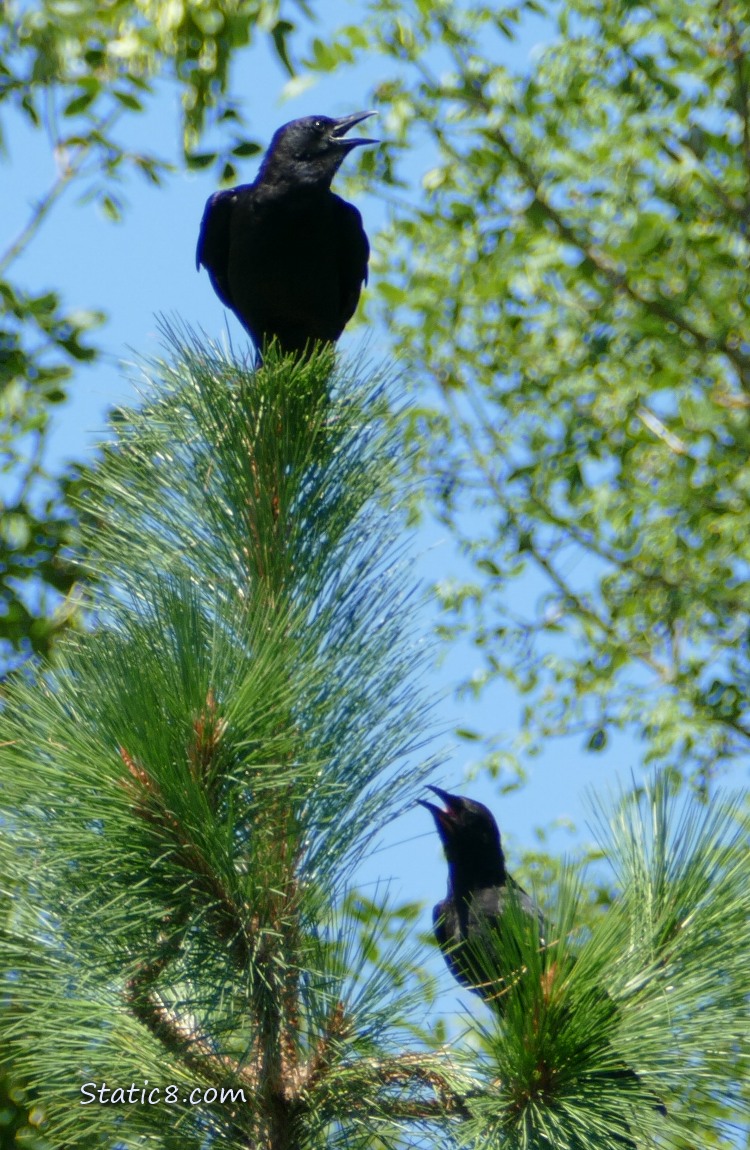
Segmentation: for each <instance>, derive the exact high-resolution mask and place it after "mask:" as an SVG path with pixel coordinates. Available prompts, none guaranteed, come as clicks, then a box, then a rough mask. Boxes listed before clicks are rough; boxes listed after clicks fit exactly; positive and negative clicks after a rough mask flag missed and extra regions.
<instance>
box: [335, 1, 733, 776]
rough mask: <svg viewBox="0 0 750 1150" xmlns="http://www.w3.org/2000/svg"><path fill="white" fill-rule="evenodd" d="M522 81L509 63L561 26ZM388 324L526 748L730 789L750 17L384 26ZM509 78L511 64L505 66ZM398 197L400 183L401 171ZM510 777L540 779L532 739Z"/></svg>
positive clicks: (422, 13) (716, 8) (475, 9)
mask: <svg viewBox="0 0 750 1150" xmlns="http://www.w3.org/2000/svg"><path fill="white" fill-rule="evenodd" d="M539 11H542V12H546V13H547V14H548V17H549V20H550V22H552V21H554V22H555V23H556V29H554V30H553V28H551V27H550V25H547V26H546V27H545V26H542V25H540V24H537V25H535V28H538V29H539V32H540V33H541V34H542V37H543V40H544V46H543V47H541V48H539V49H537V50H536V51H535V53H534V55H533V57H532V59H531V60H530V61H528V62H527V61H526V60H525V58H524V56H523V55H521V54H520V51H519V59H518V66H517V68H516V69H512V68H509V67H507V66H506V65H504V64H502V63H500V62H499V49H500V45H501V44H502V43H503V42H504V41H505V40H506V37H507V35H508V34H510V33H512V32H513V30H514V29H516V28H518V27H523V26H524V24H525V23H526V22H527V21H528V19H529V18H530V17H532V16H533V14H534V13H536V12H539ZM369 12H370V19H369V23H367V24H366V25H365V26H364V40H365V41H366V47H364V46H362V47H360V45H361V43H362V40H363V25H362V24H359V25H358V26H357V28H355V29H352V30H347V29H344V30H343V31H342V33H341V36H340V46H339V55H338V57H337V56H336V48H335V47H334V48H332V49H331V53H332V59H331V60H329V61H328V64H327V66H329V67H330V66H333V64H334V63H335V61H336V59H338V61H339V63H345V62H346V61H347V59H348V58H349V57H350V56H351V55H352V51H354V56H355V59H359V58H361V57H363V56H364V55H366V54H370V53H371V52H372V50H373V45H375V46H377V49H378V50H379V51H380V52H381V53H383V54H384V55H385V57H386V58H387V61H386V62H385V63H384V69H387V70H388V72H389V73H390V78H389V79H388V80H385V79H384V80H383V82H382V84H381V85H380V86H379V88H378V89H377V96H378V99H379V101H380V102H381V103H382V104H384V105H385V108H386V118H385V122H386V126H387V133H386V134H387V136H388V138H389V140H390V141H391V142H390V144H389V145H388V146H387V154H386V159H385V161H384V166H383V168H382V173H383V174H384V175H385V176H387V177H388V179H389V180H392V179H393V178H399V177H401V178H408V177H409V175H410V173H413V172H414V164H415V157H417V156H424V157H426V159H425V161H424V162H423V164H422V167H421V184H422V190H421V194H420V192H419V190H418V189H414V192H413V197H412V199H411V203H410V198H409V196H407V195H401V196H400V198H399V201H398V205H397V210H396V211H395V212H394V217H393V222H392V224H391V226H390V227H389V228H388V229H387V230H386V232H385V234H384V235H383V236H382V237H381V241H380V243H379V245H378V252H379V256H378V261H377V272H378V276H377V279H376V283H377V291H378V294H379V296H380V300H381V306H380V309H379V312H380V315H381V316H382V318H383V319H384V320H385V321H386V322H387V324H388V326H389V328H390V330H391V332H392V334H393V336H394V339H395V343H396V346H397V348H398V352H399V354H400V355H401V356H402V357H403V358H404V359H405V361H406V362H407V363H409V364H410V365H411V367H412V368H413V378H414V379H416V380H418V381H419V385H420V389H421V390H420V404H421V407H420V408H418V409H417V410H416V411H415V414H414V417H413V427H412V440H413V442H414V443H415V444H416V446H417V447H418V449H419V453H420V464H421V469H422V471H423V473H424V475H425V477H426V481H427V483H428V486H429V489H430V493H431V496H432V499H433V504H434V506H435V507H436V508H437V511H438V514H439V515H440V516H441V517H442V518H443V519H444V521H445V523H446V524H448V525H449V526H450V529H451V531H452V532H453V533H454V534H455V536H456V538H457V539H459V540H460V541H461V542H462V543H463V544H464V545H465V546H466V549H467V551H468V553H469V554H470V556H471V557H472V559H473V561H474V565H475V569H476V579H475V580H474V581H473V582H471V583H468V584H447V583H446V582H443V583H441V584H440V587H439V590H440V593H441V595H442V598H443V601H444V604H445V607H446V629H447V630H448V631H464V632H466V633H468V634H469V635H471V636H472V637H473V639H474V641H475V642H476V644H477V647H478V649H479V651H480V652H481V655H482V658H483V668H484V669H483V672H482V674H481V675H479V676H477V677H476V678H475V679H473V680H472V683H471V685H470V686H471V689H472V690H476V691H481V690H484V689H485V688H486V689H487V690H491V689H492V686H493V684H494V683H496V682H497V680H498V679H503V680H509V681H510V682H512V683H514V684H515V686H516V687H517V688H518V689H519V690H520V691H521V692H522V693H523V694H524V695H525V696H526V706H525V709H524V731H523V735H522V738H521V741H520V743H519V745H518V746H517V747H516V748H515V750H516V751H524V750H528V749H532V750H533V749H534V748H536V747H538V746H539V745H540V744H541V742H542V741H543V740H545V739H547V738H549V737H551V736H554V735H557V734H561V733H571V732H573V733H577V734H578V735H579V736H580V738H581V741H582V743H583V745H584V746H586V745H587V746H588V747H589V748H590V749H591V750H600V749H601V748H602V747H603V746H604V745H605V744H606V742H607V738H608V733H609V732H610V731H611V730H612V729H613V728H618V727H629V728H631V729H633V730H634V731H635V732H636V733H637V734H639V735H640V736H642V738H643V740H644V755H645V757H646V759H652V760H657V761H663V762H667V763H669V764H671V765H674V766H677V767H678V768H679V769H680V770H681V771H682V772H684V773H685V774H686V775H698V776H700V777H701V778H703V779H704V780H708V779H709V778H710V777H711V776H712V774H713V773H714V772H715V771H716V770H717V769H718V768H719V767H720V766H721V764H722V763H726V762H727V761H728V760H731V759H732V758H734V757H736V756H739V755H744V754H745V753H746V752H747V748H748V740H749V739H750V718H749V717H748V704H747V696H748V691H747V684H748V681H749V678H750V661H749V659H748V653H749V652H750V646H749V645H748V634H750V631H749V624H750V599H749V598H748V586H749V584H748V578H747V573H748V560H749V559H750V553H748V540H749V539H750V502H749V501H748V490H749V482H750V473H749V472H748V457H749V456H750V432H749V430H748V410H749V408H748V405H749V403H750V399H749V398H748V397H749V395H750V343H748V334H747V333H748V330H750V314H749V311H750V304H749V299H748V292H747V283H748V268H749V267H750V248H749V246H748V239H747V225H748V220H749V219H750V192H749V191H748V188H749V187H750V144H749V142H750V60H749V58H748V54H749V53H750V24H749V23H748V19H747V11H746V7H745V5H743V4H739V3H733V2H731V0H727V2H726V3H720V4H715V3H713V2H709V0H700V2H698V3H694V2H692V0H691V2H688V0H677V2H675V0H660V2H657V3H654V4H649V5H647V6H646V5H639V4H633V3H630V2H629V0H621V2H616V3H598V2H591V0H570V2H568V3H565V4H563V5H560V6H558V5H549V6H547V5H542V4H538V3H533V4H519V5H515V6H513V5H510V6H507V7H502V6H501V7H497V6H491V5H488V6H482V5H481V4H469V5H460V6H456V5H453V4H449V3H444V2H442V0H435V2H432V0H431V2H429V3H422V2H418V0H413V2H407V3H406V4H401V3H399V4H398V5H396V4H391V3H387V2H377V0H376V2H374V3H372V4H370V5H369ZM505 58H507V57H505ZM376 174H377V172H376ZM488 750H489V751H490V752H491V754H490V757H489V758H488V763H489V765H490V766H491V768H492V769H493V770H508V771H509V772H510V774H509V775H506V780H507V779H508V778H510V777H512V772H513V770H516V769H518V768H519V764H520V760H519V759H518V758H517V757H516V756H515V754H513V753H512V751H513V748H511V747H510V746H509V745H508V741H507V739H502V738H501V741H500V742H499V743H496V744H494V745H492V744H491V743H490V745H489V747H488Z"/></svg>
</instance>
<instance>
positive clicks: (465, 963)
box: [419, 787, 666, 1150]
mask: <svg viewBox="0 0 750 1150" xmlns="http://www.w3.org/2000/svg"><path fill="white" fill-rule="evenodd" d="M429 789H430V790H431V791H433V792H434V793H435V794H436V795H437V796H438V797H439V798H440V799H441V800H442V802H443V806H442V807H439V806H437V805H436V804H435V803H429V802H425V801H424V800H422V799H420V800H419V801H420V804H421V805H422V806H423V807H426V808H427V810H428V811H429V812H430V814H431V815H432V817H433V818H434V820H435V825H436V826H437V830H438V834H439V835H440V839H441V841H442V844H443V849H444V850H445V857H446V860H447V862H448V891H447V894H446V897H445V898H444V899H443V900H442V901H441V902H439V903H437V905H436V906H435V908H434V910H433V923H434V928H435V937H436V939H437V941H438V944H439V946H440V949H441V951H442V952H443V955H444V957H445V961H446V962H447V964H448V967H449V969H450V971H451V973H452V974H453V976H454V977H455V978H456V979H457V980H458V982H460V983H461V985H462V986H467V987H468V988H469V989H470V990H472V991H474V992H475V993H476V994H479V995H481V997H482V998H483V999H484V1000H485V1001H486V1002H487V1003H488V1004H489V1006H490V1007H492V1009H493V1010H495V1011H496V1012H497V1013H498V1014H499V1015H500V1016H502V1015H503V1012H504V1008H505V1004H506V1001H507V998H506V996H507V994H508V993H509V992H510V991H511V990H512V989H513V986H514V984H515V983H516V982H517V981H518V980H519V979H521V978H523V976H524V974H525V970H524V955H523V949H524V946H523V944H522V943H520V942H519V940H518V937H517V935H516V936H515V937H512V935H513V932H514V931H517V930H518V927H519V925H525V926H528V928H529V930H530V931H532V932H533V934H534V941H536V940H537V939H538V945H539V947H540V948H541V949H542V950H543V951H544V950H545V948H547V946H548V944H549V941H550V940H549V937H548V928H547V926H546V925H545V922H544V918H543V916H542V912H541V910H540V909H539V907H538V906H537V904H536V903H535V902H534V900H533V898H531V897H530V895H528V894H527V893H526V891H524V890H523V888H522V887H520V886H519V885H518V883H517V882H516V881H515V879H514V878H513V877H512V876H511V875H509V874H508V872H507V870H506V868H505V855H504V854H503V848H502V844H501V841H500V831H499V830H498V827H497V823H496V822H495V819H494V816H493V814H492V812H491V811H490V810H489V809H488V808H487V807H485V806H484V805H483V803H478V802H475V801H474V800H473V799H467V798H464V797H463V796H461V795H452V794H449V792H448V791H444V790H441V789H440V787H430V788H429ZM511 904H514V905H513V906H512V907H511ZM524 920H525V922H524ZM504 921H505V928H504ZM527 953H528V951H527ZM547 954H549V951H547ZM574 962H575V957H574V956H573V955H568V956H567V957H566V964H565V969H567V970H570V969H571V967H572V965H573V964H574ZM559 973H560V972H559V971H558V969H557V963H556V962H555V961H552V960H551V959H550V960H547V961H543V962H542V965H541V978H542V987H543V990H544V994H545V997H547V996H548V995H550V994H551V993H552V991H553V987H554V983H555V979H556V976H557V975H558V974H559ZM590 1007H591V1009H592V1010H593V1009H596V1012H597V1013H598V1014H599V1016H600V1020H601V1021H605V1020H606V1017H607V1016H609V1017H612V1016H613V1015H616V1013H617V1009H618V1008H617V1006H616V1005H615V1002H614V1000H613V999H612V998H611V997H610V995H609V994H608V992H607V991H606V990H604V989H602V990H601V991H599V993H598V994H597V995H596V996H595V1000H594V1001H593V1002H591V1003H590ZM566 1011H567V1008H565V1007H564V1008H563V1009H562V1011H560V1012H558V1015H557V1016H558V1020H559V1021H560V1022H563V1020H564V1019H565V1018H566ZM603 1077H605V1078H607V1079H609V1080H610V1081H614V1082H617V1083H618V1084H619V1085H620V1087H621V1088H622V1089H623V1090H624V1091H625V1090H628V1091H632V1090H633V1089H634V1088H637V1089H640V1088H641V1083H640V1079H639V1078H638V1075H636V1074H635V1072H634V1071H633V1070H631V1069H630V1068H629V1067H627V1066H622V1067H619V1066H614V1067H609V1068H607V1070H606V1071H605V1072H603ZM651 1100H652V1105H653V1106H654V1108H655V1109H656V1110H658V1111H659V1112H660V1113H661V1114H666V1109H665V1107H664V1104H663V1102H662V1101H661V1100H660V1099H658V1098H655V1097H653V1096H651ZM622 1144H623V1145H624V1146H626V1147H628V1148H632V1150H635V1146H634V1143H633V1142H632V1141H631V1140H630V1139H629V1138H624V1139H623V1140H622Z"/></svg>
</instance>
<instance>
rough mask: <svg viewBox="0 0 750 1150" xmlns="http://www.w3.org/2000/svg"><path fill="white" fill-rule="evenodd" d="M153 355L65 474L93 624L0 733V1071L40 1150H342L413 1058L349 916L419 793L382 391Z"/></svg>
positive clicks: (377, 967)
mask: <svg viewBox="0 0 750 1150" xmlns="http://www.w3.org/2000/svg"><path fill="white" fill-rule="evenodd" d="M172 335H173V340H174V342H175V349H174V354H173V357H172V358H171V359H170V360H167V361H164V362H159V363H158V364H155V365H151V367H150V369H149V371H148V376H149V378H148V380H147V383H148V388H149V397H148V398H147V400H146V402H145V403H144V405H143V406H142V407H141V408H140V409H138V410H128V411H121V412H119V413H118V416H117V418H116V420H115V422H114V423H113V439H112V441H111V442H110V443H109V444H108V445H107V446H106V447H105V448H104V451H103V457H102V460H101V462H100V464H99V465H98V466H97V467H95V468H94V469H93V470H92V472H91V474H90V476H89V482H88V485H87V491H86V496H85V505H84V506H83V507H82V512H83V514H84V519H85V524H86V527H85V533H86V544H87V557H88V562H89V563H90V564H91V566H92V567H93V568H95V569H96V571H97V573H98V575H99V576H100V583H101V586H102V588H103V589H102V591H101V592H100V594H99V597H98V599H97V601H96V603H95V604H94V608H93V610H92V615H91V629H90V631H86V632H84V633H80V634H77V635H71V636H69V637H68V638H67V639H66V640H65V642H64V643H63V644H61V648H60V652H59V656H58V659H57V662H56V665H55V667H54V668H53V669H52V670H47V671H43V672H41V673H40V674H39V675H38V676H37V677H36V680H35V681H33V682H31V683H29V682H22V683H19V684H17V685H16V687H15V688H14V690H13V692H12V696H11V698H10V700H9V702H8V705H7V707H6V714H5V734H4V736H3V742H4V748H3V759H4V766H3V784H2V801H3V807H4V811H5V816H4V817H5V819H6V827H7V830H8V832H9V834H8V844H7V850H6V851H5V858H4V860H3V862H4V864H5V869H6V873H8V874H9V876H10V880H11V886H12V888H13V899H12V906H11V910H10V913H9V918H8V924H7V929H6V930H5V932H4V934H3V939H2V951H3V967H4V969H5V970H6V971H7V972H8V974H7V976H6V987H7V988H8V1012H7V1015H6V1023H5V1025H4V1039H5V1053H6V1055H7V1056H8V1057H9V1058H11V1059H12V1062H13V1065H14V1068H15V1071H16V1072H18V1073H20V1074H21V1076H22V1078H23V1080H24V1081H26V1082H28V1083H29V1084H31V1085H32V1086H33V1087H35V1088H38V1089H39V1090H40V1091H41V1094H42V1097H43V1098H44V1105H45V1113H46V1120H47V1128H48V1130H49V1131H50V1137H51V1139H52V1142H53V1144H54V1145H56V1146H61V1145H70V1146H77V1145H87V1146H88V1145H93V1144H97V1139H101V1140H103V1142H104V1143H105V1144H106V1143H107V1142H108V1140H109V1144H111V1140H112V1139H115V1138H118V1139H120V1140H121V1141H122V1144H123V1145H128V1146H130V1145H134V1146H135V1145H139V1146H140V1145H151V1144H154V1145H159V1146H162V1145H164V1146H167V1145H172V1144H179V1145H180V1146H183V1147H184V1146H191V1145H194V1146H196V1147H198V1146H205V1145H214V1144H221V1145H222V1146H236V1147H249V1146H252V1147H255V1146H257V1147H268V1148H269V1150H270V1148H273V1150H284V1148H290V1150H291V1147H295V1148H296V1147H302V1146H320V1145H330V1144H333V1143H334V1142H336V1141H337V1140H339V1139H343V1140H345V1141H346V1143H347V1144H353V1142H356V1141H357V1139H358V1138H359V1139H361V1138H364V1137H365V1136H366V1137H367V1138H369V1137H371V1136H372V1134H373V1132H374V1131H377V1130H378V1129H379V1127H380V1126H382V1127H383V1129H384V1130H385V1129H387V1128H388V1127H389V1125H390V1124H392V1122H393V1116H392V1114H391V1112H390V1102H391V1101H392V1096H393V1094H394V1091H395V1092H396V1093H397V1094H398V1095H399V1096H400V1095H401V1094H403V1092H404V1090H406V1094H407V1096H408V1095H409V1094H410V1093H413V1091H414V1090H415V1089H416V1090H419V1089H420V1088H422V1093H424V1082H425V1081H428V1082H429V1078H430V1069H429V1068H430V1065H431V1062H432V1061H434V1058H432V1056H431V1055H429V1054H424V1055H423V1056H416V1055H415V1056H412V1057H411V1060H408V1059H407V1062H405V1063H404V1064H403V1066H401V1065H399V1064H398V1063H397V1062H396V1061H394V1055H395V1053H396V1051H399V1052H400V1053H403V1051H402V1046H403V1034H402V1035H401V1037H400V1039H399V1043H398V1045H396V1044H395V1037H394V1036H395V1035H396V1034H398V1033H399V1026H400V1019H401V1018H402V1017H403V1016H404V1014H405V1010H406V1006H407V1004H408V1000H409V996H410V988H409V979H408V977H407V978H403V979H402V983H403V985H402V987H401V989H400V990H397V991H396V993H395V995H394V993H393V985H392V981H393V980H392V979H389V980H388V981H389V985H388V986H386V985H385V980H384V976H383V967H384V963H385V959H384V958H383V959H382V960H381V961H380V962H379V963H373V962H372V961H370V960H368V959H367V957H366V953H367V951H366V947H364V945H363V942H362V937H363V935H364V934H366V931H367V930H370V931H372V930H373V929H374V925H375V924H376V919H377V914H378V913H380V914H383V915H385V914H386V912H385V910H384V909H383V908H382V907H381V908H380V910H379V911H378V910H377V909H376V910H373V911H372V913H371V914H370V916H369V918H370V921H369V924H368V925H367V927H366V928H365V927H364V926H363V923H362V921H361V916H358V915H357V913H356V900H352V899H347V883H348V881H349V879H350V877H351V874H352V871H353V868H354V867H355V865H356V863H357V861H358V860H359V858H360V857H361V855H362V852H363V851H364V850H365V848H366V847H367V844H368V843H369V842H370V841H371V840H372V838H373V836H374V835H376V834H377V833H378V832H379V830H380V829H381V828H382V826H383V824H384V822H385V820H387V819H389V818H392V817H393V815H394V814H395V813H396V812H398V811H399V810H400V809H402V808H403V806H404V804H405V802H406V799H407V797H408V796H409V795H410V794H411V793H413V791H414V790H415V788H417V787H418V786H419V785H420V781H421V779H422V778H423V777H424V771H425V770H426V769H427V768H426V767H421V768H420V767H415V765H414V762H413V759H410V758H409V757H408V756H409V755H410V753H411V752H413V751H414V750H415V749H416V748H417V747H418V746H419V744H420V740H421V739H422V737H423V736H422V733H423V728H424V706H423V704H421V703H420V702H419V699H418V696H417V694H416V693H415V691H414V689H413V687H412V686H411V685H410V684H413V681H414V676H413V671H414V666H415V664H418V663H419V661H420V658H421V654H420V648H419V645H418V643H417V642H416V640H415V639H413V638H410V633H411V627H410V615H411V614H413V610H412V604H411V602H410V598H409V595H408V594H407V593H405V592H404V580H403V578H402V575H401V572H400V568H401V565H402V562H401V557H400V556H399V552H398V547H397V546H396V545H395V541H396V538H397V536H398V532H399V529H400V527H401V526H402V519H401V516H400V514H399V512H398V509H397V508H396V506H395V485H396V482H397V480H399V479H400V468H399V464H398V454H397V451H396V449H395V443H394V442H393V436H392V433H391V432H389V431H388V426H389V422H388V420H387V419H386V415H387V406H386V398H385V387H384V383H383V381H382V380H377V379H376V380H375V381H371V382H370V383H369V384H368V385H367V386H366V387H364V388H363V387H362V386H360V385H359V384H356V383H355V382H354V380H353V379H352V378H349V377H347V376H346V375H345V374H344V373H342V372H341V371H340V370H334V367H333V362H332V357H331V355H330V354H321V355H320V356H318V357H316V358H313V359H311V360H309V361H307V362H305V363H298V364H291V363H290V362H288V361H287V362H284V361H283V360H276V359H273V357H269V360H268V361H267V363H266V365H265V366H264V367H263V369H261V370H257V371H256V370H253V369H251V368H247V369H243V368H242V367H241V366H238V365H237V364H236V363H235V362H233V361H231V360H229V359H228V358H226V357H225V356H224V355H223V354H222V353H221V352H220V351H219V350H218V349H217V348H214V347H208V348H206V347H205V346H204V345H201V344H200V343H199V342H198V341H195V340H192V339H190V338H189V337H185V336H184V335H183V336H182V337H177V336H176V335H175V334H174V333H172ZM422 758H424V755H423V756H422ZM405 961H406V958H405V956H402V969H407V970H408V963H407V964H406V966H405V967H404V966H403V963H404V962H405ZM413 989H414V988H413V987H412V988H411V990H412V992H413ZM386 991H387V993H386ZM8 1019H10V1022H9V1023H8ZM425 1076H426V1077H425ZM103 1082H106V1083H107V1085H108V1086H109V1087H110V1088H114V1087H122V1086H126V1087H128V1086H130V1085H131V1083H133V1084H135V1085H136V1086H137V1087H138V1088H139V1090H140V1088H141V1087H142V1086H143V1085H144V1083H148V1086H147V1087H146V1093H147V1094H148V1091H149V1090H150V1089H151V1088H153V1087H159V1088H160V1089H161V1097H160V1102H159V1104H158V1105H156V1104H155V1105H144V1104H142V1103H136V1104H132V1105H130V1104H122V1105H116V1104H112V1103H111V1102H110V1103H108V1104H103V1103H100V1102H99V1101H97V1102H96V1103H93V1102H92V1103H88V1096H84V1097H82V1093H81V1088H82V1086H83V1085H84V1084H86V1083H96V1084H97V1086H98V1085H99V1084H101V1083H103ZM169 1083H174V1084H176V1086H177V1088H178V1089H177V1092H176V1093H177V1097H178V1099H180V1100H183V1099H185V1098H188V1097H189V1096H190V1094H191V1092H192V1091H196V1090H197V1091H198V1092H199V1093H198V1094H197V1095H196V1097H198V1098H199V1099H200V1104H199V1105H194V1104H185V1103H183V1102H182V1101H180V1104H179V1105H176V1106H173V1107H171V1110H172V1113H171V1114H169V1113H167V1111H168V1110H169V1107H168V1106H167V1104H166V1103H165V1101H164V1097H165V1095H164V1090H165V1087H166V1086H167V1085H168V1084H169ZM229 1088H234V1089H235V1090H237V1091H239V1093H238V1094H237V1098H238V1099H241V1101H231V1100H230V1101H222V1098H221V1091H222V1090H223V1089H229ZM136 1097H139V1094H137V1095H136ZM165 1114H166V1117H165ZM365 1114H366V1116H367V1123H366V1124H364V1122H363V1115H365ZM364 1131H366V1135H365V1133H363V1132H364ZM144 1139H145V1141H143V1140H144ZM217 1139H218V1141H217Z"/></svg>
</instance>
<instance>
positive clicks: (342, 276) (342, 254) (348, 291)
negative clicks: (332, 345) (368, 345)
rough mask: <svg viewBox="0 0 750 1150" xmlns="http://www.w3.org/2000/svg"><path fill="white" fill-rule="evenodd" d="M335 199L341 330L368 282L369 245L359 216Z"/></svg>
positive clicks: (350, 205)
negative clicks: (363, 286)
mask: <svg viewBox="0 0 750 1150" xmlns="http://www.w3.org/2000/svg"><path fill="white" fill-rule="evenodd" d="M334 199H335V200H336V204H337V207H336V215H337V217H338V218H337V221H336V235H337V245H336V246H337V250H338V265H339V284H340V305H339V306H340V311H339V327H340V329H341V330H342V331H343V329H344V327H345V326H346V324H347V323H348V322H349V320H350V319H351V318H352V316H353V315H354V313H355V311H356V310H357V304H358V303H359V297H360V293H361V291H362V284H365V283H367V261H368V259H369V258H370V245H369V243H368V241H367V235H366V234H365V229H364V228H363V227H362V216H361V215H360V214H359V212H358V211H357V209H356V208H355V207H354V205H353V204H350V203H348V202H347V201H346V200H342V199H341V197H340V196H334Z"/></svg>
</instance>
